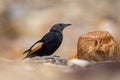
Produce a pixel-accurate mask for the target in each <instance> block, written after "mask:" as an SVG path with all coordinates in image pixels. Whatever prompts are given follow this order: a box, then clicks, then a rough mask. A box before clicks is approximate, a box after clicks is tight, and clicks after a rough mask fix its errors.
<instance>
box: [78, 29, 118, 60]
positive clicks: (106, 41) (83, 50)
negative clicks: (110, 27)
mask: <svg viewBox="0 0 120 80" xmlns="http://www.w3.org/2000/svg"><path fill="white" fill-rule="evenodd" d="M119 50H120V48H119V46H118V44H117V42H116V41H115V39H114V38H113V37H112V35H111V34H110V33H109V32H107V31H94V32H89V33H87V34H84V35H82V36H80V38H79V40H78V53H77V56H78V58H79V59H85V60H89V61H103V60H117V59H120V53H119Z"/></svg>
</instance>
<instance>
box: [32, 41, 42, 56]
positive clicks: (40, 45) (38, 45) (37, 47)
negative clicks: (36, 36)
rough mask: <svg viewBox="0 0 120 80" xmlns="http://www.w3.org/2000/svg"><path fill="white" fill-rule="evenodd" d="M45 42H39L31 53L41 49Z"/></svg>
mask: <svg viewBox="0 0 120 80" xmlns="http://www.w3.org/2000/svg"><path fill="white" fill-rule="evenodd" d="M42 45H43V43H37V44H35V46H34V47H33V48H32V50H31V52H30V53H31V54H32V53H34V52H35V51H37V50H39V49H40V48H41V47H42Z"/></svg>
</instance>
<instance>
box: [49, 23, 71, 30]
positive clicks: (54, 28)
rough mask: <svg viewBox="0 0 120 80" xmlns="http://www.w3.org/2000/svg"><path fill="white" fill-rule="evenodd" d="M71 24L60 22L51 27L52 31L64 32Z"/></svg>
mask: <svg viewBox="0 0 120 80" xmlns="http://www.w3.org/2000/svg"><path fill="white" fill-rule="evenodd" d="M70 25H71V24H64V23H58V24H55V25H53V27H52V28H51V29H50V31H59V32H62V31H63V30H64V28H65V27H67V26H70Z"/></svg>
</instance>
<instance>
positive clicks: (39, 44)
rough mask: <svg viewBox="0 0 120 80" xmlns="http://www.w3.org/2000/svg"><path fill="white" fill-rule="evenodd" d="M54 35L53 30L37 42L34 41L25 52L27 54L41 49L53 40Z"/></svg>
mask: <svg viewBox="0 0 120 80" xmlns="http://www.w3.org/2000/svg"><path fill="white" fill-rule="evenodd" d="M54 37H55V35H54V33H52V32H49V33H47V34H46V35H45V36H44V37H43V38H42V39H41V40H39V41H37V42H36V43H34V44H33V45H32V46H31V47H30V49H28V50H26V51H25V52H24V53H23V54H25V53H28V54H32V53H34V52H36V51H38V50H39V49H41V47H42V46H43V45H44V44H46V43H48V42H50V41H52V40H53V39H54Z"/></svg>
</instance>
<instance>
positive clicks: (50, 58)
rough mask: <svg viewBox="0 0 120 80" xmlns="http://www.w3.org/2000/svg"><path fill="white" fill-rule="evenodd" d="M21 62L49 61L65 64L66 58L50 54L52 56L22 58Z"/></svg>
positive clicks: (41, 62)
mask: <svg viewBox="0 0 120 80" xmlns="http://www.w3.org/2000/svg"><path fill="white" fill-rule="evenodd" d="M22 62H34V63H40V64H44V63H51V64H57V65H67V60H66V59H64V58H61V57H60V56H56V55H52V56H42V57H34V58H27V59H24V60H23V61H22Z"/></svg>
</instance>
